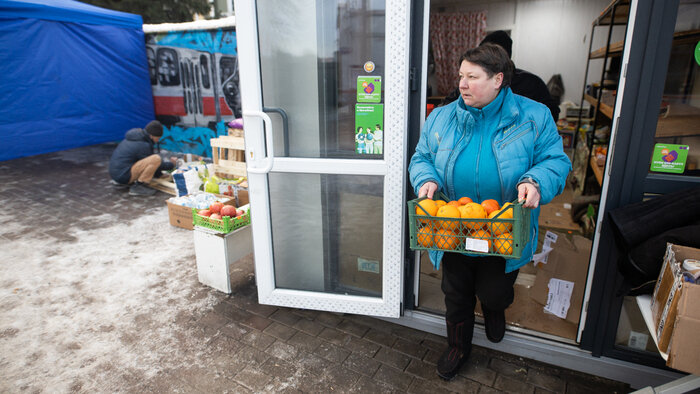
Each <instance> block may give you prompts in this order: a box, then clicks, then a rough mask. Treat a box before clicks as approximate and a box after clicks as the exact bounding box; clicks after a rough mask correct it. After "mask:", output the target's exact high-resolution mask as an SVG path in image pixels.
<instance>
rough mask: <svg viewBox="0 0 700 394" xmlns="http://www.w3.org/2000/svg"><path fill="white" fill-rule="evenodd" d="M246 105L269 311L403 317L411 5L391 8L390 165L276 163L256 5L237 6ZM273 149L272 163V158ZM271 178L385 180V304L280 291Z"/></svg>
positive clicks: (392, 3) (262, 296) (259, 270)
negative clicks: (273, 174) (284, 175)
mask: <svg viewBox="0 0 700 394" xmlns="http://www.w3.org/2000/svg"><path fill="white" fill-rule="evenodd" d="M235 10H236V22H237V23H236V25H237V27H236V30H237V38H238V55H239V67H240V69H239V72H240V76H241V78H240V85H241V98H242V108H243V118H244V130H245V140H246V159H247V164H248V184H249V195H250V202H251V221H252V229H253V249H254V255H255V271H256V281H257V285H258V298H259V302H260V303H261V304H271V305H278V306H286V307H295V308H304V309H317V310H327V311H334V312H347V313H356V314H363V315H374V316H386V317H398V316H399V315H400V313H401V302H402V298H403V275H402V272H403V263H404V219H405V217H404V215H405V212H406V206H405V179H406V176H405V173H406V165H407V158H406V154H405V152H406V151H407V150H406V145H407V140H408V135H407V132H406V130H407V123H408V114H407V111H408V91H409V39H410V3H409V2H407V1H401V0H387V2H386V27H385V37H386V44H385V54H384V56H385V70H386V71H385V75H384V80H385V81H384V82H383V86H384V89H385V90H384V98H385V99H384V159H383V160H361V159H360V160H348V159H308V158H274V157H273V152H274V149H273V147H272V138H270V137H268V139H267V141H264V139H265V138H264V137H263V136H264V129H263V125H265V127H267V128H268V129H267V135H268V136H271V135H272V134H273V133H272V132H271V129H270V127H272V122H270V120H269V118H268V117H267V115H265V114H264V113H262V111H263V101H262V86H261V71H260V70H261V68H260V54H259V41H258V26H257V12H256V5H255V2H254V1H253V0H236V1H235ZM265 148H267V152H268V153H267V155H266V154H265V152H266V151H265ZM268 172H276V173H285V172H295V173H299V172H301V173H315V174H321V173H322V174H357V175H380V176H383V177H384V190H383V222H382V223H383V240H382V241H383V256H382V261H383V265H382V267H383V272H382V296H381V298H379V297H364V296H351V295H342V294H328V293H320V292H312V291H301V290H289V289H278V288H276V287H275V277H274V265H273V256H274V254H273V250H272V237H271V235H272V228H271V217H270V201H269V196H268V193H269V185H268V176H267V174H268Z"/></svg>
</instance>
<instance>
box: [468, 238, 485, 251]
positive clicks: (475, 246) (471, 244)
mask: <svg viewBox="0 0 700 394" xmlns="http://www.w3.org/2000/svg"><path fill="white" fill-rule="evenodd" d="M464 241H465V242H464V245H465V246H464V249H466V250H471V251H474V252H482V253H488V252H489V241H487V240H485V239H477V238H465V239H464Z"/></svg>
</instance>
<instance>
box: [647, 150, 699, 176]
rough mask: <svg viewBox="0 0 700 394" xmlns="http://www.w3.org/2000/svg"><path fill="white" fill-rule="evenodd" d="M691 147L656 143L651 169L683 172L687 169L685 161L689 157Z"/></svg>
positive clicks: (674, 172)
mask: <svg viewBox="0 0 700 394" xmlns="http://www.w3.org/2000/svg"><path fill="white" fill-rule="evenodd" d="M689 149H690V147H689V146H688V145H675V144H656V145H654V153H653V154H652V156H651V167H650V170H651V171H654V172H668V173H672V174H682V173H683V171H684V170H685V161H686V159H687V158H688V150H689Z"/></svg>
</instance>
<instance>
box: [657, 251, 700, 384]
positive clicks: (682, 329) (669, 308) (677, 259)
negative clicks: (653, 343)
mask: <svg viewBox="0 0 700 394" xmlns="http://www.w3.org/2000/svg"><path fill="white" fill-rule="evenodd" d="M686 259H694V260H700V249H695V248H689V247H685V246H678V245H674V244H671V243H669V244H668V245H667V247H666V255H665V256H664V263H663V267H662V268H661V272H660V274H659V278H658V280H657V282H656V287H655V289H654V295H653V296H652V300H651V312H652V316H653V319H654V328H655V329H656V332H655V333H653V334H656V337H657V341H658V347H659V350H660V351H661V352H662V353H665V354H664V355H666V354H667V355H668V359H667V362H666V365H668V366H669V367H671V368H675V369H678V370H681V371H684V372H689V373H692V374H696V375H700V285H698V284H695V283H693V282H689V281H687V280H686V278H684V277H683V273H682V267H681V266H682V264H683V261H685V260H686Z"/></svg>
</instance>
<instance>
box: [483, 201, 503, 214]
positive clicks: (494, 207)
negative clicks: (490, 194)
mask: <svg viewBox="0 0 700 394" xmlns="http://www.w3.org/2000/svg"><path fill="white" fill-rule="evenodd" d="M481 206H482V207H484V209H485V210H486V214H488V215H490V214H491V212H493V211H498V210H499V209H501V205H500V204H499V203H498V201H496V200H484V201H482V202H481Z"/></svg>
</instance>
